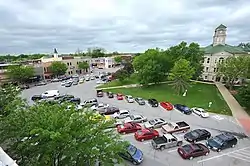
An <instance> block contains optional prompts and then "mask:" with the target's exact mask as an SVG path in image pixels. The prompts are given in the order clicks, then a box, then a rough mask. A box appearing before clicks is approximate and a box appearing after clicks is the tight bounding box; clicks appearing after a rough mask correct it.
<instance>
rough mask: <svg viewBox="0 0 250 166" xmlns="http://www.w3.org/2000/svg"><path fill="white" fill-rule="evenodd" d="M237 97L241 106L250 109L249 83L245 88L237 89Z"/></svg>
mask: <svg viewBox="0 0 250 166" xmlns="http://www.w3.org/2000/svg"><path fill="white" fill-rule="evenodd" d="M238 95H239V97H240V100H241V102H242V104H243V105H244V106H245V107H247V108H250V102H249V101H250V83H248V85H247V86H243V87H241V88H240V89H239V91H238Z"/></svg>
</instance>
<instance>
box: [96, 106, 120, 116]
mask: <svg viewBox="0 0 250 166" xmlns="http://www.w3.org/2000/svg"><path fill="white" fill-rule="evenodd" d="M119 111H120V110H119V108H117V107H108V108H106V109H102V110H99V113H100V114H102V115H111V114H114V113H116V112H119Z"/></svg>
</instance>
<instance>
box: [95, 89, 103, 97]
mask: <svg viewBox="0 0 250 166" xmlns="http://www.w3.org/2000/svg"><path fill="white" fill-rule="evenodd" d="M96 96H97V97H103V91H102V90H101V89H100V90H96Z"/></svg>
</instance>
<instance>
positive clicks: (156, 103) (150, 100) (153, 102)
mask: <svg viewBox="0 0 250 166" xmlns="http://www.w3.org/2000/svg"><path fill="white" fill-rule="evenodd" d="M148 104H150V105H151V106H152V107H158V106H159V103H158V101H157V100H156V99H148Z"/></svg>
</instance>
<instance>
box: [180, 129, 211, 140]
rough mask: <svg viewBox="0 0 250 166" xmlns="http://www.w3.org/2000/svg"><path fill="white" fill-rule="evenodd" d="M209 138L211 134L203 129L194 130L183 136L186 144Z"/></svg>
mask: <svg viewBox="0 0 250 166" xmlns="http://www.w3.org/2000/svg"><path fill="white" fill-rule="evenodd" d="M210 137H211V133H210V132H209V131H207V130H205V129H195V130H193V131H190V132H188V133H186V134H185V135H184V139H185V140H186V141H188V142H198V141H202V140H207V139H209V138H210Z"/></svg>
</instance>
